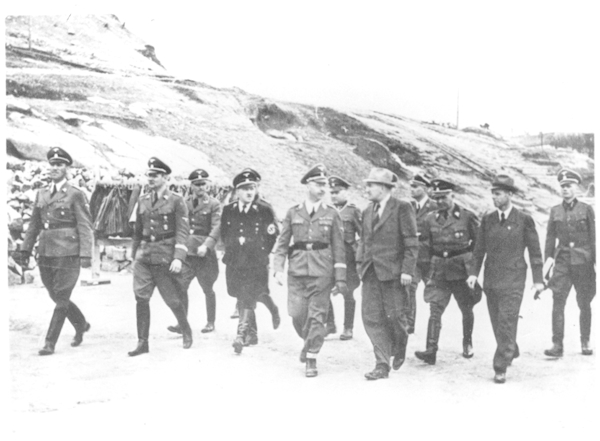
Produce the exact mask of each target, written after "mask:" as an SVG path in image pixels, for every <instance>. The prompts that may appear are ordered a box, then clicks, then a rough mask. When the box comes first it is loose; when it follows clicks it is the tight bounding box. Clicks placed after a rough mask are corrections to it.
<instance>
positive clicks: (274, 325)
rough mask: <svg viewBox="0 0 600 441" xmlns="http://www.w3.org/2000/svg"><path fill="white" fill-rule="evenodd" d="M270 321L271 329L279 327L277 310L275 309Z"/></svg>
mask: <svg viewBox="0 0 600 441" xmlns="http://www.w3.org/2000/svg"><path fill="white" fill-rule="evenodd" d="M271 319H272V320H273V329H277V328H279V325H280V324H281V316H280V315H279V310H278V309H276V310H275V312H273V315H272V316H271Z"/></svg>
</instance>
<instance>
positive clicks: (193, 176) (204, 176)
mask: <svg viewBox="0 0 600 441" xmlns="http://www.w3.org/2000/svg"><path fill="white" fill-rule="evenodd" d="M188 179H189V180H190V181H191V182H196V181H208V180H209V179H210V177H209V176H208V172H207V171H206V170H202V169H201V168H198V169H196V170H194V171H193V172H191V173H190V175H189V176H188Z"/></svg>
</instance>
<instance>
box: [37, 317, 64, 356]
mask: <svg viewBox="0 0 600 441" xmlns="http://www.w3.org/2000/svg"><path fill="white" fill-rule="evenodd" d="M66 318H67V310H66V309H65V308H58V307H57V308H54V312H53V313H52V318H51V319H50V326H49V327H48V332H47V334H46V343H45V344H44V347H43V348H42V349H40V350H39V351H38V354H39V355H52V354H54V347H55V346H56V342H57V341H58V337H59V336H60V331H61V330H62V327H63V324H64V323H65V319H66Z"/></svg>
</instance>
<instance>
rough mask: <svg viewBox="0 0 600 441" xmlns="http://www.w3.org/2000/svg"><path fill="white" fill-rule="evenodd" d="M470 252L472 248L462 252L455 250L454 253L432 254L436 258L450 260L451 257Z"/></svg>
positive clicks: (439, 252)
mask: <svg viewBox="0 0 600 441" xmlns="http://www.w3.org/2000/svg"><path fill="white" fill-rule="evenodd" d="M470 251H471V248H463V249H462V250H454V251H434V252H432V253H431V254H432V255H434V256H436V257H446V258H450V257H456V256H460V255H461V254H467V253H468V252H470Z"/></svg>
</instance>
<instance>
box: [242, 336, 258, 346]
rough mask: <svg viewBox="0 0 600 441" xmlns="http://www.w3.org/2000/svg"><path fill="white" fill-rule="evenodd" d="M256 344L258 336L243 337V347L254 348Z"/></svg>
mask: <svg viewBox="0 0 600 441" xmlns="http://www.w3.org/2000/svg"><path fill="white" fill-rule="evenodd" d="M257 344H258V335H256V334H254V335H250V334H247V335H246V336H245V337H244V346H254V345H257Z"/></svg>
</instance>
